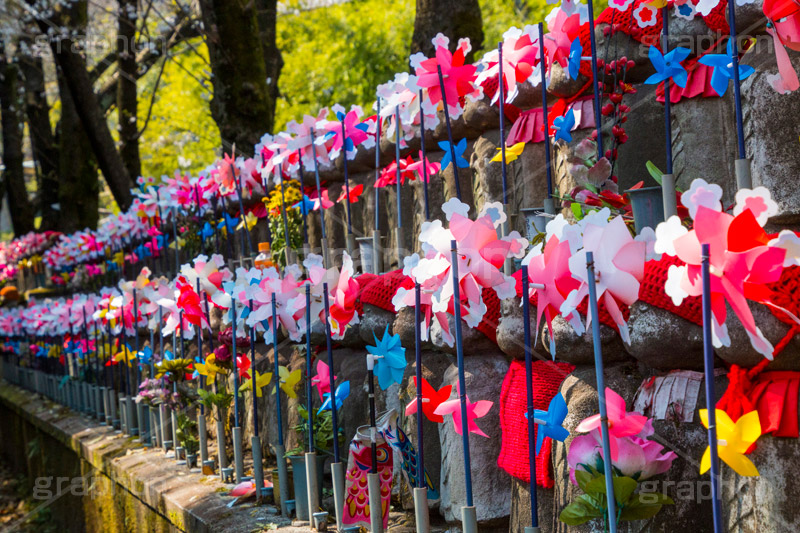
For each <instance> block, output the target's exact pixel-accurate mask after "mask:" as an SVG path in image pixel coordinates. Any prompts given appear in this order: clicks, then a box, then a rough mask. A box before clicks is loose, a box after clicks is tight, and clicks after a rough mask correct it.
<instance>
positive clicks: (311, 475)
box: [305, 452, 327, 517]
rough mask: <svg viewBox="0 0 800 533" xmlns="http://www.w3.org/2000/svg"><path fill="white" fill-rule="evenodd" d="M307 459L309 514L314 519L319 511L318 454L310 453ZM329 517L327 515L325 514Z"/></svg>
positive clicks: (307, 454)
mask: <svg viewBox="0 0 800 533" xmlns="http://www.w3.org/2000/svg"><path fill="white" fill-rule="evenodd" d="M305 459H306V487H307V488H308V491H307V492H308V512H309V513H310V514H311V516H312V517H313V516H314V514H315V513H316V512H317V510H319V486H318V485H317V454H316V453H315V452H308V453H306V455H305ZM325 515H326V517H327V513H326V514H325Z"/></svg>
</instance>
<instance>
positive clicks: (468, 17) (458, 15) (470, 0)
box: [411, 0, 483, 63]
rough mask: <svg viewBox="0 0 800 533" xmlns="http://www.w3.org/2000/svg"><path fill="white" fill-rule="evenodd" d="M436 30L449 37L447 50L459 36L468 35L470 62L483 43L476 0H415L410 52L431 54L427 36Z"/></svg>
mask: <svg viewBox="0 0 800 533" xmlns="http://www.w3.org/2000/svg"><path fill="white" fill-rule="evenodd" d="M437 33H443V34H445V35H447V36H448V37H449V38H450V50H453V49H454V48H455V45H456V43H457V42H458V40H459V39H460V38H462V37H469V40H470V43H472V52H471V53H470V54H469V56H467V62H468V63H471V62H472V61H473V60H474V59H473V57H472V56H473V55H474V52H475V50H478V49H480V48H481V46H483V18H482V17H481V7H480V5H479V4H478V0H417V14H416V16H415V17H414V34H413V35H412V37H411V53H412V54H416V53H417V52H422V53H423V54H425V55H426V56H428V57H433V55H434V48H433V44H431V39H433V38H434V37H436V34H437Z"/></svg>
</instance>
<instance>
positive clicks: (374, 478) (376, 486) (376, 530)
mask: <svg viewBox="0 0 800 533" xmlns="http://www.w3.org/2000/svg"><path fill="white" fill-rule="evenodd" d="M367 490H369V527H370V531H372V533H382V531H383V503H382V502H381V476H380V474H378V473H375V474H367ZM376 511H377V512H376Z"/></svg>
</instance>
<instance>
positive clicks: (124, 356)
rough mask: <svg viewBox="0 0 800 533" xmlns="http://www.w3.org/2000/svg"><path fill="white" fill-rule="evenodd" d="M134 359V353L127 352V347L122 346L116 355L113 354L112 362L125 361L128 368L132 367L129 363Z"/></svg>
mask: <svg viewBox="0 0 800 533" xmlns="http://www.w3.org/2000/svg"><path fill="white" fill-rule="evenodd" d="M135 359H136V353H134V352H133V351H131V350H129V349H128V346H127V345H123V346H122V349H121V350H120V351H118V352H117V353H116V354H114V361H116V362H117V363H121V362H123V361H126V362H127V363H128V366H132V365H131V361H133V360H135Z"/></svg>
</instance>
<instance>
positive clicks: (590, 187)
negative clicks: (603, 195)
mask: <svg viewBox="0 0 800 533" xmlns="http://www.w3.org/2000/svg"><path fill="white" fill-rule="evenodd" d="M583 187H584V189H586V190H588V191H591V192H593V193H595V194H600V190H599V189H598V188H597V186H596V185H595V184H594V183H589V182H587V183H584V184H583Z"/></svg>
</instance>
